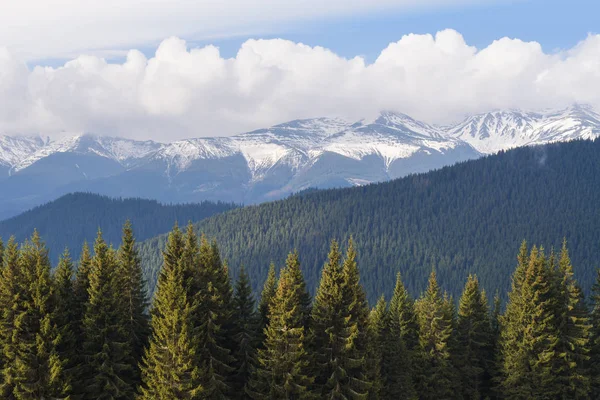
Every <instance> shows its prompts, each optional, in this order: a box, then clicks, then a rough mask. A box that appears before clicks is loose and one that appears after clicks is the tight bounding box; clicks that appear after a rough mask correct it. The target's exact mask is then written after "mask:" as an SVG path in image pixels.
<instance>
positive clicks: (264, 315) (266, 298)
mask: <svg viewBox="0 0 600 400" xmlns="http://www.w3.org/2000/svg"><path fill="white" fill-rule="evenodd" d="M276 291H277V275H276V272H275V264H274V263H271V265H270V266H269V272H268V274H267V279H266V280H265V283H264V286H263V290H262V293H261V295H260V302H259V303H258V313H259V316H260V327H259V331H260V332H259V334H260V342H261V343H262V341H263V340H264V333H263V331H264V329H265V328H266V327H267V326H268V325H269V306H270V304H271V301H272V300H273V297H275V292H276Z"/></svg>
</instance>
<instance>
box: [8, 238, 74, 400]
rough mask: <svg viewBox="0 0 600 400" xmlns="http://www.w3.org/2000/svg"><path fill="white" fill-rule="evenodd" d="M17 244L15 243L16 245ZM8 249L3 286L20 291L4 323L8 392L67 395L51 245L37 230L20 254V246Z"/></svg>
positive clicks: (21, 396)
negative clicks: (17, 248) (52, 271)
mask: <svg viewBox="0 0 600 400" xmlns="http://www.w3.org/2000/svg"><path fill="white" fill-rule="evenodd" d="M13 246H15V245H14V243H13V244H12V245H11V246H10V247H13ZM8 250H9V251H8V254H7V259H8V260H7V261H8V265H6V266H5V270H4V272H7V275H6V278H8V279H7V280H6V281H5V282H3V286H4V284H6V285H7V286H8V287H9V289H8V292H10V291H13V290H15V289H16V290H17V291H19V292H20V293H19V294H18V295H17V294H16V293H14V292H13V300H12V304H10V307H11V310H10V311H9V315H8V317H9V318H8V319H7V320H5V321H4V322H5V323H6V325H5V326H3V331H4V332H5V333H6V334H8V335H9V336H8V340H7V341H6V342H5V343H4V345H5V348H4V354H5V357H6V358H5V368H4V371H3V375H4V384H5V385H6V386H5V389H6V391H4V395H5V396H6V397H7V398H13V397H14V398H16V399H33V398H42V399H43V398H57V397H58V398H60V397H64V396H67V395H68V392H69V385H68V381H67V380H66V379H65V375H64V370H63V362H62V360H61V358H60V356H59V354H58V351H57V342H58V340H59V339H60V335H59V331H58V329H57V326H56V323H55V321H54V317H55V315H54V311H55V301H54V287H53V282H52V277H51V274H50V261H49V258H48V251H47V249H46V247H45V246H44V244H43V243H42V241H41V239H40V236H39V234H38V233H37V231H36V232H34V234H33V236H32V238H31V240H29V241H27V242H26V243H25V245H24V246H23V249H22V250H21V252H20V255H19V256H18V259H16V258H15V255H16V253H15V251H14V249H10V248H9V249H8ZM15 260H16V265H15ZM15 267H16V271H15ZM10 275H12V276H10ZM11 280H12V282H11ZM4 329H6V331H5V330H4ZM3 336H4V335H3Z"/></svg>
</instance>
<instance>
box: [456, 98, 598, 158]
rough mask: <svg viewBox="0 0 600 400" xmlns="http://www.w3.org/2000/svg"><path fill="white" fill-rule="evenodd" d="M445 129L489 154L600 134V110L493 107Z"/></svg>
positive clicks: (581, 106)
mask: <svg viewBox="0 0 600 400" xmlns="http://www.w3.org/2000/svg"><path fill="white" fill-rule="evenodd" d="M446 132H447V133H448V135H450V136H451V137H454V138H456V139H460V140H462V141H465V142H467V143H469V144H470V145H471V146H473V147H474V148H475V149H477V150H478V151H479V152H481V153H485V154H490V153H495V152H498V151H500V150H506V149H509V148H513V147H519V146H528V145H536V144H545V143H551V142H560V141H568V140H574V139H593V138H596V137H598V136H600V114H598V113H597V112H596V111H594V109H592V108H591V107H589V106H585V105H573V106H571V107H568V108H566V109H564V110H550V111H548V110H546V111H542V112H524V111H520V110H503V111H492V112H488V113H484V114H478V115H473V116H470V117H468V118H466V119H465V120H464V121H462V122H461V123H459V124H457V125H455V126H451V127H448V128H447V129H446Z"/></svg>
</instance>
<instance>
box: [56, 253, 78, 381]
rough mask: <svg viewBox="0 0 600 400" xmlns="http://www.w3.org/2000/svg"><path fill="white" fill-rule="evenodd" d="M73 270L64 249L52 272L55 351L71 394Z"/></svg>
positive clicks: (74, 362)
mask: <svg viewBox="0 0 600 400" xmlns="http://www.w3.org/2000/svg"><path fill="white" fill-rule="evenodd" d="M73 276H74V268H73V262H72V261H71V255H70V254H69V250H68V249H65V251H64V252H63V254H62V256H61V258H60V260H59V262H58V267H57V268H56V270H55V271H54V286H55V299H56V310H55V317H54V319H55V322H56V326H57V329H58V332H59V334H60V336H59V340H58V342H57V351H58V354H59V356H60V359H61V361H62V363H63V369H64V373H65V382H64V383H65V387H66V388H68V390H69V392H73V389H74V388H73V384H74V382H75V381H76V378H77V375H76V372H77V368H78V361H79V358H78V354H77V351H78V339H79V337H78V336H77V334H78V330H77V323H78V315H77V299H76V298H75V291H74V288H73Z"/></svg>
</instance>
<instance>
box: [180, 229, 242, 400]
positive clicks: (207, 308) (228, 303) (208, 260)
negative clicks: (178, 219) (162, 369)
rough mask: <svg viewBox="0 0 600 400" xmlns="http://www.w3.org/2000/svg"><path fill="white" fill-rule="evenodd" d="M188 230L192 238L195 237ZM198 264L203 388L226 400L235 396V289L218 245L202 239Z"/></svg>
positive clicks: (197, 283) (196, 281) (197, 319)
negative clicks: (232, 380)
mask: <svg viewBox="0 0 600 400" xmlns="http://www.w3.org/2000/svg"><path fill="white" fill-rule="evenodd" d="M190 230H191V228H189V229H188V236H189V235H190V234H191V232H190ZM199 254H200V255H199V259H198V263H196V264H195V266H194V276H195V277H196V280H195V281H194V282H195V285H197V288H198V290H197V292H196V294H195V301H196V304H197V305H198V307H197V310H196V316H195V320H196V322H197V324H196V327H197V331H198V334H199V336H200V346H201V349H200V352H199V355H200V357H201V359H202V362H203V364H202V368H201V375H202V377H201V378H202V385H203V387H204V394H203V396H205V397H206V398H211V399H225V398H227V397H229V396H231V394H232V389H233V388H232V384H231V374H232V373H233V372H234V371H235V367H234V365H235V359H234V358H233V356H232V354H231V353H232V350H233V339H232V327H233V323H232V315H233V305H232V288H231V282H230V280H229V274H228V270H227V268H226V266H224V265H223V263H222V262H221V258H220V255H219V252H218V249H217V247H216V245H215V244H211V243H209V242H208V240H207V239H206V237H204V236H202V238H201V240H200V253H199Z"/></svg>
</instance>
